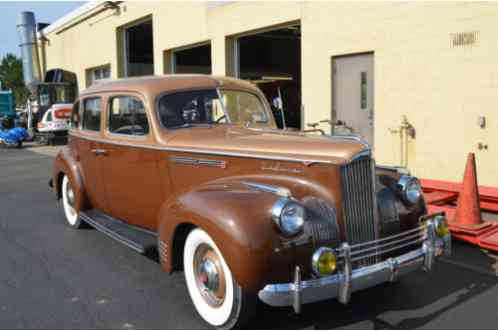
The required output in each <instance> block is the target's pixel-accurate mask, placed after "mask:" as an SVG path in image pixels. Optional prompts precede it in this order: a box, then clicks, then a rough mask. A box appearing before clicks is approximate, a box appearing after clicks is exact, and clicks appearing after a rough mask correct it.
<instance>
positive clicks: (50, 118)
mask: <svg viewBox="0 0 498 331" xmlns="http://www.w3.org/2000/svg"><path fill="white" fill-rule="evenodd" d="M46 121H47V122H52V112H51V111H49V112H48V114H47V118H46Z"/></svg>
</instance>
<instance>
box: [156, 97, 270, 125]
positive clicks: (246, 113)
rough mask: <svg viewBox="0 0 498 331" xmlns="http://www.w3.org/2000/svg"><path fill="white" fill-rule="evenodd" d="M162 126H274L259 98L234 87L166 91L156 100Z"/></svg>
mask: <svg viewBox="0 0 498 331" xmlns="http://www.w3.org/2000/svg"><path fill="white" fill-rule="evenodd" d="M159 117H160V120H161V123H162V125H163V126H165V127H167V128H178V127H186V126H192V125H206V124H207V125H213V124H237V125H243V126H247V127H251V126H254V127H274V124H273V121H272V119H271V118H270V115H269V114H268V112H267V111H266V108H265V105H264V104H263V102H262V101H261V99H260V98H259V97H258V96H257V95H255V94H252V93H249V92H244V91H236V90H201V91H186V92H176V93H171V94H166V95H164V96H162V97H161V98H160V99H159Z"/></svg>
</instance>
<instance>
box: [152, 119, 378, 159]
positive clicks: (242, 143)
mask: <svg viewBox="0 0 498 331" xmlns="http://www.w3.org/2000/svg"><path fill="white" fill-rule="evenodd" d="M161 140H163V142H164V144H165V145H167V146H168V147H169V148H171V149H173V150H178V151H183V150H187V151H192V152H199V153H205V154H213V155H226V154H229V155H235V156H242V157H255V158H262V159H281V160H290V161H299V162H305V163H316V162H320V163H322V162H325V163H335V164H343V163H347V162H349V161H350V160H351V159H353V158H354V157H355V156H357V155H359V154H361V153H366V152H369V151H370V149H369V147H368V145H367V144H366V143H364V142H361V141H358V140H357V139H352V138H351V137H350V138H348V137H331V136H320V135H316V134H306V133H303V132H292V131H284V130H276V129H251V128H242V127H236V126H226V125H220V126H210V127H190V128H182V129H176V130H171V131H169V132H168V133H164V134H163V135H162V136H161Z"/></svg>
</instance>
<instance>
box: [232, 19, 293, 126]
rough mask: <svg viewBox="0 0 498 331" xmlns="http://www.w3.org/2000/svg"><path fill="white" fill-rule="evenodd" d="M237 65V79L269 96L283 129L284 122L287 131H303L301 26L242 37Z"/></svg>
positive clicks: (238, 42)
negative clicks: (288, 128)
mask: <svg viewBox="0 0 498 331" xmlns="http://www.w3.org/2000/svg"><path fill="white" fill-rule="evenodd" d="M234 63H235V73H236V75H237V76H238V77H239V78H241V79H246V80H250V81H253V82H254V83H255V84H257V85H258V87H259V88H260V89H261V90H262V91H263V93H264V94H265V95H266V97H267V98H268V101H269V102H270V104H271V106H272V110H273V112H274V114H275V118H276V120H277V124H278V125H279V127H280V128H282V127H283V123H282V119H284V120H285V126H286V127H290V128H301V27H300V25H290V26H286V27H283V28H278V29H273V30H270V31H266V32H261V33H256V34H250V35H245V36H241V37H238V38H237V39H236V45H235V61H234ZM280 100H281V102H280ZM279 108H283V110H284V112H283V116H282V112H281V111H280V110H279Z"/></svg>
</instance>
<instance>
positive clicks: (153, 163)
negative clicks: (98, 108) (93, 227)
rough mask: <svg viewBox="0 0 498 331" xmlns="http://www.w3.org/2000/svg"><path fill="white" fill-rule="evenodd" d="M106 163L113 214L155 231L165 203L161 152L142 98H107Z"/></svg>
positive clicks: (106, 181)
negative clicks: (154, 146)
mask: <svg viewBox="0 0 498 331" xmlns="http://www.w3.org/2000/svg"><path fill="white" fill-rule="evenodd" d="M106 111H107V115H106V130H105V134H104V135H105V143H103V149H104V150H105V157H104V158H102V159H103V160H104V161H103V162H104V166H103V167H104V168H103V169H104V174H105V175H104V178H105V188H106V197H107V201H108V203H109V208H110V215H111V216H113V217H115V218H118V219H120V220H123V221H126V222H127V223H130V224H134V225H137V226H140V227H143V228H147V229H150V230H153V231H155V230H156V227H157V216H158V211H159V207H160V205H161V203H162V202H163V201H164V195H163V185H162V183H163V181H162V180H161V178H162V176H164V175H166V176H167V169H162V170H161V171H162V172H164V173H163V174H160V173H159V169H158V160H159V157H160V155H161V152H160V151H157V150H154V149H151V148H147V146H150V145H151V144H152V142H153V138H152V134H151V133H150V128H149V118H148V117H147V114H146V112H145V107H144V102H143V101H142V99H141V97H140V96H139V95H114V96H109V98H108V99H107V107H106Z"/></svg>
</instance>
